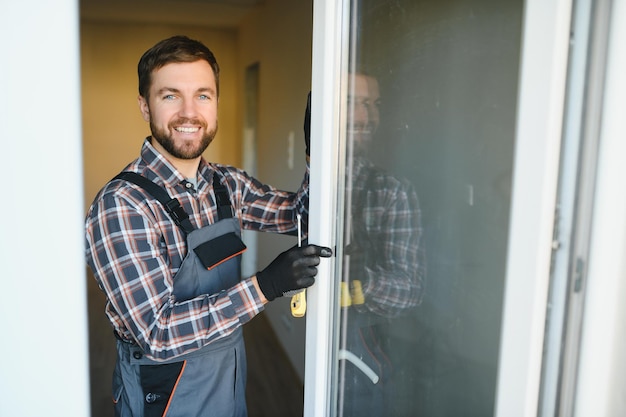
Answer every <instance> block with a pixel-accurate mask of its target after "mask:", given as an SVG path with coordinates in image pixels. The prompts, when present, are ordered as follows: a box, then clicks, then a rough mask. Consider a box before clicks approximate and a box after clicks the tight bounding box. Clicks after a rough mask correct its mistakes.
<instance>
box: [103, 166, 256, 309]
mask: <svg viewBox="0 0 626 417" xmlns="http://www.w3.org/2000/svg"><path fill="white" fill-rule="evenodd" d="M115 179H123V180H126V181H129V182H132V183H133V184H136V185H138V186H140V187H142V188H143V189H145V190H146V191H147V192H148V193H150V195H152V196H153V197H154V198H156V199H157V200H158V201H159V202H160V203H161V204H162V205H163V207H164V208H165V210H166V211H167V213H168V214H169V216H170V217H171V218H172V221H173V222H174V223H175V224H176V225H177V226H178V227H179V228H180V229H181V230H182V231H183V232H184V233H185V235H186V237H187V256H186V257H185V259H184V260H183V263H182V264H181V266H180V268H179V270H178V272H176V275H174V288H173V294H174V297H175V298H176V301H178V302H180V301H185V300H190V299H192V298H195V297H198V296H201V295H209V296H210V295H214V294H218V293H220V292H222V291H225V290H227V289H229V288H231V287H233V286H234V285H236V284H237V283H238V282H239V281H240V280H241V255H242V254H243V252H244V251H245V250H246V245H245V244H244V243H243V242H242V240H241V228H240V226H239V220H238V219H237V218H235V217H233V213H232V208H231V204H230V198H229V196H228V190H227V189H226V187H225V186H224V185H223V184H222V183H221V182H220V180H219V177H218V176H217V173H215V174H214V175H213V190H214V192H215V201H216V204H217V212H218V221H217V222H216V223H214V224H210V225H208V226H205V227H202V228H200V229H195V228H194V227H193V225H192V224H191V222H190V221H189V215H188V214H187V212H185V210H184V209H183V208H182V206H181V205H180V202H179V201H178V200H177V199H175V198H171V197H170V195H169V194H168V193H167V191H165V190H164V189H163V188H161V187H160V186H158V185H156V184H155V183H154V182H152V181H150V180H149V179H147V178H145V177H143V176H141V175H140V174H137V173H136V172H128V171H127V172H122V173H120V174H119V175H118V176H117V177H115Z"/></svg>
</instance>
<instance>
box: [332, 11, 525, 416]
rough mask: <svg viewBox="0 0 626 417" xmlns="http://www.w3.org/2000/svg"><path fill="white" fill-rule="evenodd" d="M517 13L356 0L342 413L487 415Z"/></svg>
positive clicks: (350, 70) (500, 279) (497, 318)
mask: <svg viewBox="0 0 626 417" xmlns="http://www.w3.org/2000/svg"><path fill="white" fill-rule="evenodd" d="M522 10H523V1H521V0H508V1H504V0H445V1H442V0H430V1H426V0H387V1H383V0H360V1H357V0H353V1H352V3H351V19H350V21H351V23H350V30H349V33H350V39H349V42H348V43H349V52H348V51H346V52H347V53H348V59H347V62H348V65H347V69H346V71H347V74H346V77H344V79H345V80H346V82H347V84H346V86H345V88H344V89H342V91H345V92H346V93H345V94H346V97H344V99H345V100H343V102H345V108H344V109H343V114H345V120H346V129H345V132H344V134H343V135H342V144H341V147H342V149H343V151H344V155H345V161H344V162H345V163H344V164H340V165H341V166H342V167H343V168H342V172H341V173H340V174H339V178H344V179H345V181H344V184H343V188H342V189H343V191H345V193H344V194H343V195H342V196H341V197H342V199H343V204H340V206H341V207H342V209H341V213H340V215H339V218H342V219H343V225H342V227H340V229H341V235H340V236H338V237H337V242H339V250H338V251H339V255H340V259H341V260H342V262H340V264H341V266H340V268H339V270H338V271H337V276H338V278H337V284H338V286H339V288H340V289H342V290H343V291H341V292H340V293H341V297H340V298H341V300H340V304H341V306H340V308H338V314H339V315H340V320H339V323H340V325H339V329H338V330H337V334H338V335H339V340H338V347H337V359H338V360H337V367H336V369H335V376H336V381H337V383H336V387H335V388H336V389H335V390H334V392H335V398H336V410H337V415H339V416H345V417H348V416H429V417H433V416H461V415H462V416H464V417H467V416H480V417H484V416H489V415H493V408H494V403H495V394H496V393H495V391H496V375H497V368H498V353H499V352H498V348H499V339H500V324H501V313H502V301H503V290H504V277H505V269H506V253H507V235H508V218H509V205H510V196H511V172H512V164H513V150H514V140H515V114H516V111H515V110H516V108H515V107H516V99H517V82H518V67H519V55H520V39H521V22H522ZM343 191H342V192H343Z"/></svg>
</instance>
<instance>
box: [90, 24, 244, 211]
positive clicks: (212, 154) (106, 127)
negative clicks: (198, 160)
mask: <svg viewBox="0 0 626 417" xmlns="http://www.w3.org/2000/svg"><path fill="white" fill-rule="evenodd" d="M177 34H185V35H187V36H189V37H191V38H194V39H198V40H200V41H202V42H204V43H206V45H207V46H209V48H211V50H212V51H213V53H214V54H215V56H216V58H217V59H218V62H219V64H220V105H219V115H218V117H219V130H218V134H217V137H216V138H215V140H214V141H213V143H212V144H211V146H209V149H207V151H206V152H205V157H206V158H207V159H209V160H211V161H215V162H221V163H226V164H232V165H239V164H240V162H241V146H240V144H241V133H240V131H241V129H240V128H239V125H240V121H239V113H238V111H239V110H238V109H239V106H238V103H237V99H238V97H239V92H238V89H239V85H240V80H239V79H238V74H239V71H237V64H236V62H237V32H236V31H235V30H211V29H207V28H200V27H185V26H176V25H165V24H161V25H157V24H141V25H137V24H133V23H111V22H98V21H83V22H81V71H82V75H81V77H82V99H83V104H82V106H83V146H84V151H83V152H84V163H85V199H86V201H85V203H86V205H89V204H90V203H91V201H92V199H93V197H94V196H95V194H96V193H97V192H98V190H99V189H100V188H101V187H102V185H104V183H105V182H106V181H107V180H109V179H111V178H112V177H113V176H115V174H117V173H118V172H119V171H120V170H122V169H123V168H124V167H125V166H126V164H128V163H129V162H130V161H132V160H133V159H135V158H136V157H137V156H138V155H139V150H140V147H141V144H142V142H143V139H144V138H145V137H146V136H148V135H149V134H150V131H149V127H148V124H147V123H146V122H145V121H144V120H143V118H142V117H141V114H140V113H139V107H138V105H137V95H138V92H137V62H138V61H139V58H140V57H141V55H142V54H143V52H144V51H145V50H146V49H148V48H149V47H151V46H152V45H154V44H155V43H156V42H158V41H159V40H161V39H164V38H166V37H168V36H172V35H177Z"/></svg>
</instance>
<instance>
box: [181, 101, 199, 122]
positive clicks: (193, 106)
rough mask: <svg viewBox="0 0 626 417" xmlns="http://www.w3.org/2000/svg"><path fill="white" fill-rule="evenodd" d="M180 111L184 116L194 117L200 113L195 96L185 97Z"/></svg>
mask: <svg viewBox="0 0 626 417" xmlns="http://www.w3.org/2000/svg"><path fill="white" fill-rule="evenodd" d="M179 113H180V115H181V116H183V117H188V118H191V117H194V116H196V115H197V113H198V108H197V103H196V101H195V100H194V99H193V98H183V99H182V100H181V106H180V110H179Z"/></svg>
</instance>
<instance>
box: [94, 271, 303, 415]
mask: <svg viewBox="0 0 626 417" xmlns="http://www.w3.org/2000/svg"><path fill="white" fill-rule="evenodd" d="M90 281H91V282H90V283H89V286H88V289H89V297H88V298H89V345H90V348H89V350H90V352H89V354H90V372H91V375H90V376H91V378H90V380H91V408H92V414H91V415H92V417H112V416H113V405H112V402H111V375H112V373H113V367H114V366H115V339H114V338H113V334H112V332H111V330H110V326H109V323H108V322H107V319H106V317H105V315H104V296H103V294H102V292H101V291H100V290H99V289H98V288H97V285H96V284H92V282H93V279H92V280H90ZM243 329H244V338H245V343H246V351H247V356H248V386H247V395H246V396H247V402H248V415H249V417H297V416H302V413H303V398H304V387H303V385H302V382H301V381H300V379H299V377H298V375H297V373H296V371H295V370H294V369H293V367H292V366H291V363H290V362H289V360H288V359H287V356H286V354H285V352H284V350H283V348H282V346H281V345H280V344H279V342H278V339H277V338H276V335H275V333H274V331H273V330H272V328H271V325H270V324H269V322H268V320H267V318H266V317H265V315H264V313H261V314H260V315H258V316H257V317H255V318H254V319H252V321H251V322H250V323H248V324H246V325H245V326H244V327H243Z"/></svg>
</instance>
